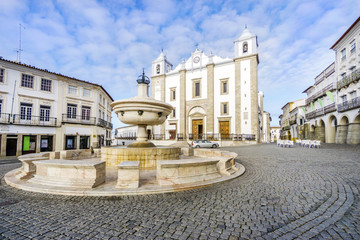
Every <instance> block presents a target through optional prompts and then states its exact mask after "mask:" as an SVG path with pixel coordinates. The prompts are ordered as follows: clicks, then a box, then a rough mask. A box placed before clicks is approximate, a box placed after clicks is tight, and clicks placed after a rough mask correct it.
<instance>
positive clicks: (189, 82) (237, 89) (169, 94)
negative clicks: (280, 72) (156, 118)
mask: <svg viewBox="0 0 360 240" xmlns="http://www.w3.org/2000/svg"><path fill="white" fill-rule="evenodd" d="M257 49H258V43H257V37H256V35H255V34H252V33H251V32H250V31H249V30H248V29H245V30H244V32H243V33H242V35H241V36H240V37H239V38H238V39H236V40H235V42H234V50H235V54H234V57H233V58H221V57H219V56H215V55H213V54H210V55H206V54H205V53H204V52H202V51H201V50H199V49H196V50H195V52H193V53H192V54H191V56H190V57H189V58H188V59H187V60H186V61H185V60H184V61H183V62H182V63H180V64H179V65H178V66H176V67H175V69H172V64H171V63H170V62H169V61H168V60H167V58H166V56H165V55H164V54H163V53H161V54H160V56H159V57H158V58H157V59H156V60H154V61H153V63H152V96H153V98H155V99H157V100H162V101H165V102H167V103H169V104H171V105H172V106H173V107H174V111H173V112H172V114H171V115H170V116H169V117H168V119H167V120H166V122H165V123H164V124H163V125H161V126H155V127H154V129H153V134H154V136H155V138H156V136H160V137H162V138H166V139H175V138H182V139H185V138H187V139H190V140H192V139H197V138H210V139H215V140H218V139H222V140H240V139H245V138H246V139H248V140H250V139H252V140H256V141H260V123H261V120H262V116H260V117H259V101H258V78H257V68H258V64H259V57H258V50H257Z"/></svg>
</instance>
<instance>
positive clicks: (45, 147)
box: [0, 59, 113, 156]
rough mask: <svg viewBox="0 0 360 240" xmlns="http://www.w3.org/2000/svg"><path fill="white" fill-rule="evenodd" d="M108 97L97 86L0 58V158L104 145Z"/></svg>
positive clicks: (107, 134)
mask: <svg viewBox="0 0 360 240" xmlns="http://www.w3.org/2000/svg"><path fill="white" fill-rule="evenodd" d="M112 101H113V99H112V98H111V96H110V95H109V94H108V93H107V92H106V91H105V89H104V88H103V87H102V86H100V85H97V84H94V83H89V82H85V81H82V80H78V79H75V78H71V77H67V76H63V75H61V74H57V73H53V72H49V71H48V70H44V69H39V68H36V67H33V66H29V65H26V64H21V63H17V62H12V61H8V60H5V59H0V113H1V118H0V139H1V141H0V149H1V152H0V156H13V155H22V154H26V153H34V152H41V151H58V150H63V149H80V148H81V149H86V148H90V147H99V146H101V145H104V144H110V140H111V133H110V132H111V129H112V124H111V108H110V103H111V102H112Z"/></svg>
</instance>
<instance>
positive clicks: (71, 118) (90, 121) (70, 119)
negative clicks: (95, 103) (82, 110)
mask: <svg viewBox="0 0 360 240" xmlns="http://www.w3.org/2000/svg"><path fill="white" fill-rule="evenodd" d="M62 122H65V123H80V124H85V125H95V123H96V118H95V117H89V116H86V115H84V116H83V115H72V114H66V113H64V114H63V115H62Z"/></svg>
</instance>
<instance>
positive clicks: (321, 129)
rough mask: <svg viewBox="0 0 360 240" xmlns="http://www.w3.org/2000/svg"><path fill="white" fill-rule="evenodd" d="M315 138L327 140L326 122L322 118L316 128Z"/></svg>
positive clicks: (322, 140)
mask: <svg viewBox="0 0 360 240" xmlns="http://www.w3.org/2000/svg"><path fill="white" fill-rule="evenodd" d="M315 138H316V139H317V140H320V141H321V142H325V122H324V120H322V119H320V120H319V121H318V123H317V126H316V129H315Z"/></svg>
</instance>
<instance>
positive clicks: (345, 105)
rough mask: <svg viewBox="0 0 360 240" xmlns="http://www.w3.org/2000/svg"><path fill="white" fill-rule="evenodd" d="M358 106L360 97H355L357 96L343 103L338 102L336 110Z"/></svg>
mask: <svg viewBox="0 0 360 240" xmlns="http://www.w3.org/2000/svg"><path fill="white" fill-rule="evenodd" d="M359 106H360V97H357V98H353V99H351V100H349V101H345V102H343V103H340V104H338V111H339V112H344V111H346V110H350V109H353V108H357V107H359Z"/></svg>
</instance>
